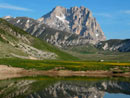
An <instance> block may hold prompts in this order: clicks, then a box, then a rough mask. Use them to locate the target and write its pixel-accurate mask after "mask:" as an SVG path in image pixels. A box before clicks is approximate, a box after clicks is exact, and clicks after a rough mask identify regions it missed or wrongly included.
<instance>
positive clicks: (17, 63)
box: [0, 58, 130, 72]
mask: <svg viewBox="0 0 130 98" xmlns="http://www.w3.org/2000/svg"><path fill="white" fill-rule="evenodd" d="M0 65H8V66H13V67H20V68H25V69H37V70H51V69H54V70H72V71H87V70H123V71H127V72H130V63H123V62H122V63H117V62H96V61H95V62H90V61H61V60H60V61H58V60H25V59H17V58H14V59H0Z"/></svg>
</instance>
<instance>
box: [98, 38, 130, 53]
mask: <svg viewBox="0 0 130 98" xmlns="http://www.w3.org/2000/svg"><path fill="white" fill-rule="evenodd" d="M97 48H100V49H103V50H110V51H119V52H130V39H126V40H118V39H115V40H114V39H113V40H108V41H103V42H99V43H98V44H97Z"/></svg>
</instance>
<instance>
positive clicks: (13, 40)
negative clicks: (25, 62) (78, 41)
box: [0, 19, 76, 60]
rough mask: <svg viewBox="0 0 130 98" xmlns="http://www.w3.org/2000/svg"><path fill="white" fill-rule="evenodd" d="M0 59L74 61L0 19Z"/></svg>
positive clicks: (65, 54) (69, 56)
mask: <svg viewBox="0 0 130 98" xmlns="http://www.w3.org/2000/svg"><path fill="white" fill-rule="evenodd" d="M0 54H1V55H0V58H10V57H17V58H23V59H64V60H67V59H76V58H75V57H73V56H71V55H69V54H67V53H66V52H63V51H61V50H59V49H57V48H56V47H54V46H52V45H49V44H48V43H46V42H45V41H42V40H39V39H38V38H35V37H33V36H31V35H30V34H28V33H27V32H25V31H23V30H22V29H20V28H18V27H15V26H13V25H12V24H10V23H8V22H7V21H5V20H3V19H0Z"/></svg>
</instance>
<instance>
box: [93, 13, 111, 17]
mask: <svg viewBox="0 0 130 98" xmlns="http://www.w3.org/2000/svg"><path fill="white" fill-rule="evenodd" d="M94 15H96V16H102V17H107V18H111V17H112V15H111V14H109V13H94Z"/></svg>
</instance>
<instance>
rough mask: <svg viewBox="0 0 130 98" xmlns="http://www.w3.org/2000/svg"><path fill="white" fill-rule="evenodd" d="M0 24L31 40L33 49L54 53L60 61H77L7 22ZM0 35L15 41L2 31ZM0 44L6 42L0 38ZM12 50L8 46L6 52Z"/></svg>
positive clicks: (2, 21) (1, 20)
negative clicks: (3, 34)
mask: <svg viewBox="0 0 130 98" xmlns="http://www.w3.org/2000/svg"><path fill="white" fill-rule="evenodd" d="M0 22H1V23H3V24H4V25H6V26H8V27H9V28H11V29H12V30H13V31H15V32H17V33H19V34H21V35H24V36H27V37H28V39H31V40H32V46H33V47H35V48H37V49H40V50H44V51H49V52H53V53H56V54H57V55H58V56H59V57H58V59H62V60H77V59H78V58H77V57H74V56H72V55H70V54H68V53H66V52H64V51H62V50H60V49H58V48H56V47H54V46H52V45H50V44H48V43H46V42H45V41H42V40H39V39H38V38H35V37H32V36H31V35H29V34H28V33H26V32H25V31H23V30H22V29H20V28H18V27H15V26H13V25H12V24H10V23H8V22H7V21H5V20H3V19H0ZM0 33H5V34H6V36H7V37H8V38H9V40H15V39H16V38H15V37H14V36H11V35H10V34H9V33H8V32H5V31H4V30H0ZM0 42H2V43H6V42H3V40H2V38H0ZM6 44H8V43H6ZM2 46H3V45H2ZM6 46H7V45H5V49H6ZM12 48H13V47H12ZM12 48H11V46H10V47H8V50H9V49H12ZM12 50H13V49H12ZM15 50H16V49H15ZM1 51H2V50H1ZM9 51H10V50H9ZM5 52H6V51H5ZM17 52H19V51H17ZM21 53H22V52H21Z"/></svg>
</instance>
